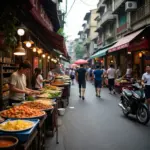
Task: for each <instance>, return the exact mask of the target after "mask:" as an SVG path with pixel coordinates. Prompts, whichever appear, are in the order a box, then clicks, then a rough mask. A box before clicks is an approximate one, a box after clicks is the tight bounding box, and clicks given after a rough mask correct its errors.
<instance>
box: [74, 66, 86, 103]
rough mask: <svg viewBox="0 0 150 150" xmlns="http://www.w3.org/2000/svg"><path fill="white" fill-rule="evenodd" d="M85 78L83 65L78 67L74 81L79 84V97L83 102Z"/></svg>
mask: <svg viewBox="0 0 150 150" xmlns="http://www.w3.org/2000/svg"><path fill="white" fill-rule="evenodd" d="M86 78H87V72H86V69H85V68H84V67H83V65H80V68H79V69H78V70H77V71H76V80H77V82H78V84H79V97H80V98H81V97H82V99H83V100H84V93H85V89H86Z"/></svg>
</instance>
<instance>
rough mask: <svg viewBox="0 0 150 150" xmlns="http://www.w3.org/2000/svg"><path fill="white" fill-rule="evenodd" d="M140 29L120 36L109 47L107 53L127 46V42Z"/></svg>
mask: <svg viewBox="0 0 150 150" xmlns="http://www.w3.org/2000/svg"><path fill="white" fill-rule="evenodd" d="M143 30H144V29H142V30H139V31H137V32H134V33H131V34H129V35H127V36H125V37H123V38H121V39H120V40H119V41H118V42H117V43H116V44H115V45H113V46H112V47H111V48H110V49H109V51H108V52H109V53H111V52H114V51H118V50H120V49H123V48H127V47H128V46H129V43H130V42H131V41H132V40H133V39H134V38H135V37H136V36H138V35H139V34H140V33H141V32H142V31H143Z"/></svg>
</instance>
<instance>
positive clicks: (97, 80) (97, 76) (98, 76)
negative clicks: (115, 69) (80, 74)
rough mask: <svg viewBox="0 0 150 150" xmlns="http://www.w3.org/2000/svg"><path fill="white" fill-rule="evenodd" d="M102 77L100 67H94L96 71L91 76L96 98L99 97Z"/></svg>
mask: <svg viewBox="0 0 150 150" xmlns="http://www.w3.org/2000/svg"><path fill="white" fill-rule="evenodd" d="M102 75H103V70H101V69H100V66H96V70H95V71H94V73H93V76H94V77H95V91H96V96H97V97H100V92H101V88H102Z"/></svg>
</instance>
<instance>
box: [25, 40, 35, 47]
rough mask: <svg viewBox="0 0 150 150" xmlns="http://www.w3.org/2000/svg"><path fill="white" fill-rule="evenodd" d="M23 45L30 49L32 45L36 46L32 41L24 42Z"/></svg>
mask: <svg viewBox="0 0 150 150" xmlns="http://www.w3.org/2000/svg"><path fill="white" fill-rule="evenodd" d="M23 43H24V44H25V45H26V47H28V48H30V47H31V46H32V44H34V42H33V41H31V40H29V41H24V42H23Z"/></svg>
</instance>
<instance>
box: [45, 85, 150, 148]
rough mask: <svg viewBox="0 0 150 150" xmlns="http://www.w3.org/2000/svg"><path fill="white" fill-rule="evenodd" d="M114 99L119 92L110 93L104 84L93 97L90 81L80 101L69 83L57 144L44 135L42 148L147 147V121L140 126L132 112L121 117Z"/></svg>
mask: <svg viewBox="0 0 150 150" xmlns="http://www.w3.org/2000/svg"><path fill="white" fill-rule="evenodd" d="M118 102H119V95H110V94H109V92H108V89H106V88H104V89H102V92H101V98H97V97H96V96H95V89H94V86H93V85H92V84H91V83H87V89H86V94H85V100H84V101H83V100H81V99H80V98H79V94H78V86H77V84H76V85H73V86H72V87H71V96H70V104H69V106H68V107H67V109H66V113H65V115H64V116H63V117H60V118H59V121H60V119H61V121H62V122H61V126H60V127H59V144H56V140H55V137H53V138H48V139H47V141H46V150H150V123H149V124H148V125H147V126H144V125H141V124H139V123H138V122H137V121H136V119H135V118H134V117H133V116H132V117H130V118H126V117H124V115H123V113H122V111H121V109H120V108H119V107H118Z"/></svg>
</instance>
